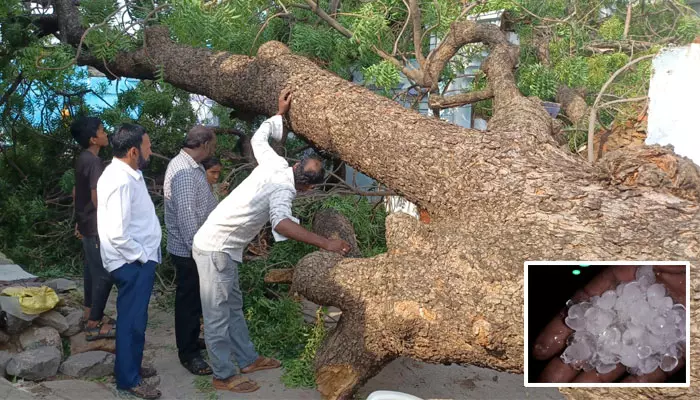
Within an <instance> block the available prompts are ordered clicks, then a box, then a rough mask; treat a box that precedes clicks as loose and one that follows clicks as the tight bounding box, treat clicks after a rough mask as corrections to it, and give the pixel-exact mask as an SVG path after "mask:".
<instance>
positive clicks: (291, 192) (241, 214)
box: [194, 166, 296, 262]
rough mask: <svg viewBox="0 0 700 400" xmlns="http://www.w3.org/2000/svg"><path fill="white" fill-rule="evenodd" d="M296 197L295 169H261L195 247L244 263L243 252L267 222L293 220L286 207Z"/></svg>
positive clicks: (214, 216) (212, 218)
mask: <svg viewBox="0 0 700 400" xmlns="http://www.w3.org/2000/svg"><path fill="white" fill-rule="evenodd" d="M295 196H296V190H295V189H294V175H293V172H292V168H291V167H287V168H284V169H279V168H270V167H267V166H258V167H257V168H255V169H254V170H253V172H252V173H251V174H250V176H248V178H246V179H245V180H244V181H243V182H242V183H241V184H240V185H238V187H236V189H235V190H233V192H231V194H229V195H228V196H227V197H226V198H225V199H224V200H223V201H222V202H221V203H219V205H218V206H217V207H216V209H215V210H214V211H212V213H211V214H210V215H209V218H207V221H206V222H205V223H204V225H202V228H201V229H200V230H199V232H197V234H196V235H195V238H194V245H195V246H196V247H197V248H199V249H200V250H204V251H223V252H226V253H228V254H229V255H230V256H231V258H233V259H234V260H235V261H239V262H240V261H242V256H243V250H245V247H246V246H247V245H248V243H250V241H251V240H253V238H254V237H255V235H257V234H258V232H260V229H262V227H263V226H264V225H265V223H267V221H271V222H272V223H273V225H276V223H277V222H279V221H280V220H281V219H284V218H288V217H289V210H288V209H287V207H286V204H290V205H291V202H292V200H294V197H295ZM271 204H272V209H271V208H270V205H271Z"/></svg>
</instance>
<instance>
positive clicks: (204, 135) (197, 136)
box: [182, 125, 215, 149]
mask: <svg viewBox="0 0 700 400" xmlns="http://www.w3.org/2000/svg"><path fill="white" fill-rule="evenodd" d="M214 136H215V134H214V129H212V128H210V127H206V126H204V125H195V126H193V127H192V129H190V130H189V132H187V136H186V137H185V143H184V144H183V145H182V147H185V148H188V149H196V148H199V147H200V146H202V145H204V144H205V143H206V142H210V141H211V140H213V139H214Z"/></svg>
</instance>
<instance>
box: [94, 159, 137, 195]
mask: <svg viewBox="0 0 700 400" xmlns="http://www.w3.org/2000/svg"><path fill="white" fill-rule="evenodd" d="M129 178H130V176H129V173H128V172H126V171H124V170H123V169H121V168H119V167H118V166H117V165H115V164H114V163H110V164H109V165H108V166H107V167H106V168H105V170H104V172H103V173H102V175H101V176H100V180H99V181H97V188H98V189H100V188H104V189H116V188H118V187H120V186H125V185H128V184H129V181H130V179H129Z"/></svg>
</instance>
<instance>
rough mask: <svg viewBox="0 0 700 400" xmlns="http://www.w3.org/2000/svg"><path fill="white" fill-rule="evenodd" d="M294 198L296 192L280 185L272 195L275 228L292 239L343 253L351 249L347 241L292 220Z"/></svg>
mask: <svg viewBox="0 0 700 400" xmlns="http://www.w3.org/2000/svg"><path fill="white" fill-rule="evenodd" d="M293 200H294V192H293V191H292V190H291V189H290V188H285V187H280V188H279V189H277V190H275V191H274V192H273V193H272V194H271V195H270V223H271V224H272V229H273V230H275V231H276V232H277V233H279V234H281V235H283V236H285V237H288V238H290V239H294V240H298V241H300V242H304V243H308V244H310V245H312V246H316V247H318V248H321V249H324V250H328V251H334V252H336V253H340V254H342V255H345V254H347V252H348V251H350V245H349V244H348V243H347V242H345V241H343V240H338V239H326V238H324V237H323V236H320V235H317V234H315V233H313V232H310V231H308V230H306V229H305V228H304V227H303V226H301V225H299V224H297V223H295V222H294V221H292V220H291V219H290V217H291V216H292V201H293Z"/></svg>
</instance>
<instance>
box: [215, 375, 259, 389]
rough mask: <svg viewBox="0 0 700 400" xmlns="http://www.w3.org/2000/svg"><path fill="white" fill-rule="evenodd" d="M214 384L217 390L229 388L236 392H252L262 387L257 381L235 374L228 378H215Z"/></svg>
mask: <svg viewBox="0 0 700 400" xmlns="http://www.w3.org/2000/svg"><path fill="white" fill-rule="evenodd" d="M212 384H213V386H214V389H216V390H228V391H230V392H235V393H251V392H254V391H256V390H258V389H260V386H258V384H257V383H256V382H255V381H253V380H251V379H248V378H246V377H245V376H241V375H233V376H230V377H228V378H226V379H216V378H214V379H212Z"/></svg>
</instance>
